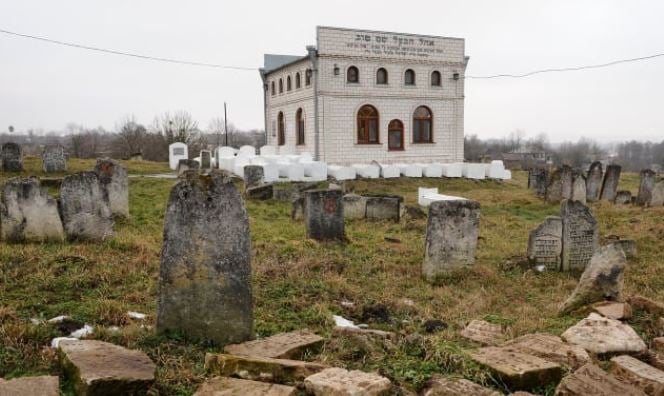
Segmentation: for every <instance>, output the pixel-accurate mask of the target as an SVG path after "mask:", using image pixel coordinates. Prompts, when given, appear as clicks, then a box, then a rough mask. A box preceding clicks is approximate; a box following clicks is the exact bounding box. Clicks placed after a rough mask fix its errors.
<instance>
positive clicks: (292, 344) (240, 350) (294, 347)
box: [224, 330, 323, 359]
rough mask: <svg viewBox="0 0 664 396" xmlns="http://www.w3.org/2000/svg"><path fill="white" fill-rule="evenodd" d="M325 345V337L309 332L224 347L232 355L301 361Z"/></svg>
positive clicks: (299, 331) (294, 332)
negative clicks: (310, 352) (307, 354)
mask: <svg viewBox="0 0 664 396" xmlns="http://www.w3.org/2000/svg"><path fill="white" fill-rule="evenodd" d="M322 345H323V337H321V336H318V335H316V334H314V333H312V332H310V331H308V330H297V331H292V332H290V333H281V334H276V335H273V336H271V337H267V338H264V339H262V340H254V341H247V342H244V343H242V344H231V345H226V347H224V352H226V353H228V354H232V355H246V356H257V357H267V358H275V359H301V358H302V356H304V354H305V353H306V352H309V351H315V350H317V349H319V348H320V347H321V346H322Z"/></svg>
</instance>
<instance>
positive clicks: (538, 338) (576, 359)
mask: <svg viewBox="0 0 664 396" xmlns="http://www.w3.org/2000/svg"><path fill="white" fill-rule="evenodd" d="M502 347H503V348H508V349H512V350H514V351H516V352H521V353H526V354H529V355H534V356H537V357H540V358H542V359H545V360H548V361H550V362H554V363H558V364H562V365H565V366H570V367H572V368H577V367H580V366H583V365H584V364H586V363H588V362H589V361H590V356H589V355H588V352H586V351H585V350H584V349H583V348H581V347H578V346H575V345H570V344H567V343H565V342H564V341H563V340H562V339H561V338H560V337H556V336H553V335H550V334H541V333H535V334H526V335H524V336H521V337H518V338H515V339H513V340H510V341H507V342H505V343H504V344H503V345H502Z"/></svg>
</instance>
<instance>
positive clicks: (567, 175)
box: [560, 165, 574, 199]
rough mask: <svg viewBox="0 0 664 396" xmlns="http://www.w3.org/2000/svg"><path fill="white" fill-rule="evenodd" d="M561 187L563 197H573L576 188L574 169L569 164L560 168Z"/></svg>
mask: <svg viewBox="0 0 664 396" xmlns="http://www.w3.org/2000/svg"><path fill="white" fill-rule="evenodd" d="M560 183H561V186H560V189H561V195H562V197H563V199H572V193H573V189H574V170H573V169H572V167H571V166H569V165H563V166H562V167H561V168H560Z"/></svg>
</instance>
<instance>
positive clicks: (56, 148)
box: [42, 144, 67, 173]
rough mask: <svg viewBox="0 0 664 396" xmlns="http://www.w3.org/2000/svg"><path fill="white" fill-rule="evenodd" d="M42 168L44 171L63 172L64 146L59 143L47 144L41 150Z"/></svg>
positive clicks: (64, 165)
mask: <svg viewBox="0 0 664 396" xmlns="http://www.w3.org/2000/svg"><path fill="white" fill-rule="evenodd" d="M42 169H43V170H44V172H46V173H51V172H64V171H66V170H67V155H66V154H65V148H64V147H62V146H61V145H59V144H49V145H47V146H46V147H44V151H43V152H42Z"/></svg>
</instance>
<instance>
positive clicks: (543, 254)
mask: <svg viewBox="0 0 664 396" xmlns="http://www.w3.org/2000/svg"><path fill="white" fill-rule="evenodd" d="M562 237H563V221H562V219H561V218H560V217H558V216H549V217H547V218H546V219H545V220H544V223H542V224H540V225H539V227H537V228H536V229H534V230H532V231H530V235H529V237H528V260H529V261H530V262H531V263H532V264H533V265H544V266H546V268H547V269H548V270H550V271H560V268H561V265H560V262H561V254H562V249H563V241H562Z"/></svg>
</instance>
